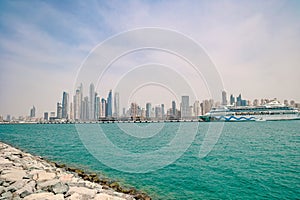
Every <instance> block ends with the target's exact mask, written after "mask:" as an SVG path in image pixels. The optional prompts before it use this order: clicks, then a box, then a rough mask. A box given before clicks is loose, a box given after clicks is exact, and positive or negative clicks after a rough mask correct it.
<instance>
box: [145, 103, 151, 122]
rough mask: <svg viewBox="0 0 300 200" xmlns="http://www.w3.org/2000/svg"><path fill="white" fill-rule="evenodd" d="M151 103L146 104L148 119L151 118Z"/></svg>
mask: <svg viewBox="0 0 300 200" xmlns="http://www.w3.org/2000/svg"><path fill="white" fill-rule="evenodd" d="M151 109H152V108H151V103H147V104H146V118H147V119H150V118H151Z"/></svg>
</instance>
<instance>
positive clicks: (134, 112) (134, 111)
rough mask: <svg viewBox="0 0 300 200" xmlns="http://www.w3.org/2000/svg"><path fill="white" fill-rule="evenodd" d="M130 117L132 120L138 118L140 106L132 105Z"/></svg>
mask: <svg viewBox="0 0 300 200" xmlns="http://www.w3.org/2000/svg"><path fill="white" fill-rule="evenodd" d="M130 116H131V119H133V120H135V119H136V117H137V116H138V105H137V104H136V103H131V106H130Z"/></svg>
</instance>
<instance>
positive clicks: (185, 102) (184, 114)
mask: <svg viewBox="0 0 300 200" xmlns="http://www.w3.org/2000/svg"><path fill="white" fill-rule="evenodd" d="M189 98H190V97H189V96H182V97H181V107H180V112H181V118H182V119H185V118H189V117H190V112H189V111H190V103H189Z"/></svg>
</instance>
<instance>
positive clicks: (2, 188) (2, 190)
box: [0, 186, 5, 194]
mask: <svg viewBox="0 0 300 200" xmlns="http://www.w3.org/2000/svg"><path fill="white" fill-rule="evenodd" d="M3 192H5V187H3V186H0V194H2V193H3Z"/></svg>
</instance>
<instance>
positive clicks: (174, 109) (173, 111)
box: [172, 101, 177, 117]
mask: <svg viewBox="0 0 300 200" xmlns="http://www.w3.org/2000/svg"><path fill="white" fill-rule="evenodd" d="M176 115H177V113H176V102H175V101H172V116H173V117H176Z"/></svg>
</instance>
